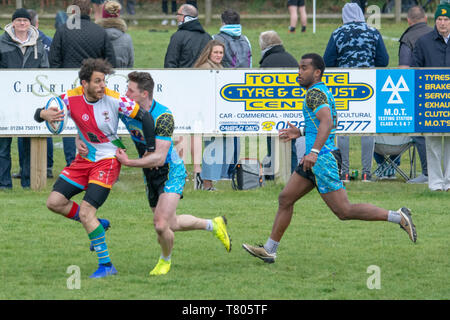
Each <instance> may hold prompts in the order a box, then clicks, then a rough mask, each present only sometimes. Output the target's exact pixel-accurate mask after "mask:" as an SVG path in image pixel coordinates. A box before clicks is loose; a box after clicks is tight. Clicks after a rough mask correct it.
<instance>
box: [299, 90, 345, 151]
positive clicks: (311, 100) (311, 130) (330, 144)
mask: <svg viewBox="0 0 450 320" xmlns="http://www.w3.org/2000/svg"><path fill="white" fill-rule="evenodd" d="M322 108H327V109H329V110H330V112H331V119H332V121H333V128H332V129H331V132H330V135H329V136H328V139H327V141H326V142H325V144H324V146H323V147H322V150H320V154H325V153H328V152H330V151H333V150H336V149H337V148H336V146H335V144H334V137H335V134H336V125H337V112H336V104H335V102H334V97H333V95H332V94H331V92H330V91H329V90H328V88H327V86H326V85H325V84H324V83H323V82H318V83H316V84H314V85H313V86H312V87H311V88H309V89H308V91H307V92H306V98H305V102H304V103H303V116H304V118H305V141H306V153H305V154H308V153H309V152H310V151H311V148H312V146H313V144H314V141H316V136H317V132H318V129H319V120H318V119H317V117H316V114H317V112H318V111H319V110H321V109H322Z"/></svg>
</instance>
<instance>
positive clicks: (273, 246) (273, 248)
mask: <svg viewBox="0 0 450 320" xmlns="http://www.w3.org/2000/svg"><path fill="white" fill-rule="evenodd" d="M279 244H280V243H279V242H276V241H274V240H272V239H271V238H270V237H269V239H267V242H266V244H265V245H264V249H266V251H267V252H268V253H276V252H277V249H278V245H279Z"/></svg>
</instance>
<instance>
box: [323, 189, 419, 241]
mask: <svg viewBox="0 0 450 320" xmlns="http://www.w3.org/2000/svg"><path fill="white" fill-rule="evenodd" d="M321 196H322V198H323V200H324V201H325V203H326V204H327V205H328V207H329V208H330V209H331V211H333V213H334V214H335V215H336V216H337V217H338V218H339V219H341V220H365V221H390V222H394V223H398V224H399V225H400V227H401V228H402V229H403V230H405V231H406V233H408V236H409V238H410V240H411V241H412V242H416V240H417V233H416V227H415V226H414V223H413V221H412V218H411V211H410V210H409V209H408V208H405V207H403V208H400V209H399V210H397V211H390V210H386V209H382V208H379V207H377V206H375V205H373V204H370V203H358V204H352V203H350V202H349V201H348V197H347V192H346V191H345V190H344V189H339V190H337V191H333V192H329V193H325V194H321Z"/></svg>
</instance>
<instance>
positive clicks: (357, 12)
mask: <svg viewBox="0 0 450 320" xmlns="http://www.w3.org/2000/svg"><path fill="white" fill-rule="evenodd" d="M365 21H366V20H365V18H364V14H363V12H362V10H361V7H360V6H359V5H358V4H357V3H346V4H345V5H344V7H343V8H342V22H343V23H344V24H346V23H350V22H365Z"/></svg>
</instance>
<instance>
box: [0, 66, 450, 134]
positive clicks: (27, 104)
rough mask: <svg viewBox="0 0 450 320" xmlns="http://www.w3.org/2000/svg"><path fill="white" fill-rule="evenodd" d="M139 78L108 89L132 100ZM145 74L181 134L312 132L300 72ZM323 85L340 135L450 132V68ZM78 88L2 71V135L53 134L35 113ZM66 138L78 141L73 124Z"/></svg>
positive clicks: (55, 73)
mask: <svg viewBox="0 0 450 320" xmlns="http://www.w3.org/2000/svg"><path fill="white" fill-rule="evenodd" d="M131 71H133V70H116V72H115V74H113V75H109V76H107V85H108V87H109V88H110V89H113V90H116V91H118V92H120V93H121V94H122V95H124V94H125V93H126V90H127V74H128V73H129V72H131ZM141 71H148V72H150V74H151V75H152V77H153V78H154V80H155V89H154V98H155V99H156V100H157V101H159V102H160V103H161V104H163V105H166V106H167V107H169V108H170V109H171V110H172V112H173V113H174V117H175V125H176V127H175V133H176V134H188V133H203V134H259V133H265V134H276V133H277V131H278V130H280V129H283V128H287V122H288V121H289V122H291V123H292V124H294V125H296V126H302V125H304V119H303V114H302V108H303V103H304V98H305V94H306V91H305V89H304V88H301V87H300V86H299V85H298V83H297V70H294V69H288V70H287V69H279V70H278V69H277V70H272V69H267V70H249V69H240V70H229V69H228V70H192V69H176V70H167V69H166V70H160V69H152V70H141ZM323 81H324V82H325V84H326V85H327V86H328V88H329V89H330V91H331V92H332V94H333V95H334V98H335V102H336V108H337V111H338V125H337V132H338V133H340V134H391V133H403V134H407V133H411V134H414V133H450V69H417V70H414V69H327V70H326V71H325V74H324V77H323ZM78 85H79V80H78V70H54V69H53V70H52V69H34V70H1V71H0V87H1V88H2V90H1V92H0V99H1V100H0V101H2V105H1V106H0V136H13V135H22V136H39V135H48V134H49V132H48V130H47V128H46V127H45V124H39V123H36V122H35V121H34V119H33V115H34V111H35V109H36V108H38V107H43V106H44V105H45V103H46V102H47V100H48V99H49V98H50V97H52V96H55V95H60V94H61V93H63V92H65V91H66V90H69V89H71V88H74V87H76V86H78ZM119 128H120V131H119V133H121V134H127V131H126V129H125V127H124V126H123V125H122V124H121V123H119ZM62 134H63V135H69V134H71V135H73V134H76V128H75V126H74V124H73V122H72V121H71V120H70V121H69V122H68V125H67V127H66V130H65V131H64V132H63V133H62Z"/></svg>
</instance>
